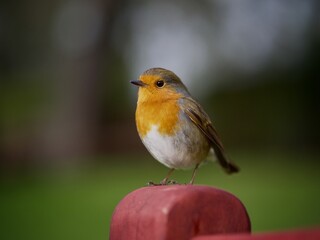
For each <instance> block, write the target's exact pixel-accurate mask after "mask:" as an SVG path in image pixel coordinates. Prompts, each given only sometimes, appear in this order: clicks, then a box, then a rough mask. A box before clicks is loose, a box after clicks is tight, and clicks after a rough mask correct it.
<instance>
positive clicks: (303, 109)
mask: <svg viewBox="0 0 320 240" xmlns="http://www.w3.org/2000/svg"><path fill="white" fill-rule="evenodd" d="M270 2H272V3H273V5H272V6H271V7H272V8H274V9H275V10H276V9H277V7H282V10H283V9H286V7H288V8H289V9H292V11H291V12H289V13H286V14H289V16H294V21H296V22H293V24H292V25H290V19H289V20H288V19H283V18H287V16H288V15H286V14H282V13H281V12H280V13H277V15H276V16H277V17H278V19H276V20H272V21H273V22H272V21H271V20H270V19H273V16H272V13H273V11H274V10H273V9H271V10H270V11H269V10H265V9H266V7H270V6H269V5H268V6H266V7H265V6H264V5H261V3H257V2H256V1H247V0H245V1H242V3H243V4H244V5H239V3H238V4H236V6H235V5H234V3H232V2H231V1H226V2H223V1H189V2H188V3H187V2H184V1H163V2H161V3H159V2H154V1H137V2H135V1H129V0H126V1H114V0H108V1H99V0H95V1H85V0H83V1H75V0H74V1H56V2H55V1H53V2H43V1H37V0H31V1H28V2H24V1H18V2H17V1H15V2H10V1H5V2H2V3H1V4H0V6H1V8H0V36H1V37H0V78H1V87H0V106H1V111H0V127H1V137H0V141H1V142H0V144H1V148H0V157H1V166H2V167H4V168H6V169H7V168H11V169H16V168H20V167H29V166H34V165H49V166H50V165H64V164H69V163H73V162H79V161H80V162H81V161H85V160H84V159H86V157H88V156H96V155H105V154H109V153H129V152H137V151H141V150H142V149H143V147H142V144H141V143H140V141H139V139H138V137H137V134H136V130H135V124H134V108H135V102H136V96H135V89H133V90H132V89H131V88H132V87H131V86H129V80H130V79H133V78H137V77H138V75H139V73H141V72H142V71H144V70H145V69H147V68H148V67H152V66H156V64H158V66H161V67H167V68H170V69H171V70H173V71H176V70H177V71H178V72H177V74H178V75H181V74H182V77H183V74H186V73H187V74H189V73H190V71H192V72H194V74H193V75H191V74H189V76H190V78H191V79H195V80H193V82H192V80H191V81H190V82H187V85H188V86H189V88H190V91H191V92H194V95H195V97H196V98H198V99H199V100H200V102H201V103H202V104H203V105H204V107H205V109H206V110H207V112H208V113H209V115H211V116H212V118H213V121H214V122H215V124H216V127H217V129H218V131H219V132H220V135H221V136H222V139H223V141H224V142H225V145H226V146H227V147H228V148H229V149H233V148H244V149H251V150H254V149H266V150H270V149H274V150H292V151H299V150H308V151H318V150H319V143H320V140H319V139H320V127H319V122H320V99H319V98H320V97H319V96H320V82H319V81H320V75H319V61H320V50H319V49H320V17H319V16H320V14H319V3H318V2H317V1H316V0H314V1H311V0H310V1H306V2H305V3H304V5H303V7H305V9H306V10H305V11H302V12H301V16H300V15H299V14H300V11H297V9H298V10H299V8H300V5H299V4H301V3H300V2H299V1H278V2H279V3H281V5H279V6H278V5H277V4H279V3H277V2H276V1H270ZM243 6H244V7H243ZM246 6H250V8H248V7H246ZM295 6H296V8H294V7H295ZM271 7H270V8H271ZM239 8H241V11H240V10H237V9H239ZM208 9H211V10H208ZM254 9H258V10H259V9H260V10H261V11H262V13H266V14H269V15H270V16H267V19H269V20H268V21H271V23H273V24H276V23H282V22H285V23H286V24H287V25H285V24H284V25H283V26H284V28H283V29H281V26H280V27H279V29H280V30H279V31H278V32H277V34H278V35H275V36H277V41H274V42H273V43H272V44H274V46H276V47H269V48H270V50H268V48H266V49H267V50H265V52H266V53H268V54H267V55H266V56H268V57H265V58H266V59H267V60H265V61H262V64H260V65H258V67H255V65H254V63H255V62H256V63H257V62H258V60H255V57H256V58H257V59H258V57H261V56H262V53H261V54H260V55H259V49H260V48H259V45H260V44H261V49H263V46H264V45H263V44H264V43H263V42H264V39H265V37H263V36H264V35H262V37H261V38H258V39H257V40H253V42H254V43H255V44H256V46H253V45H252V49H251V46H250V44H248V43H245V42H244V45H241V39H242V40H243V41H247V40H246V38H241V36H244V35H246V31H249V30H250V31H251V32H248V34H249V35H250V34H252V36H253V38H254V37H255V36H256V35H259V33H261V31H260V32H259V24H258V23H257V26H256V27H257V29H252V28H251V26H249V27H247V26H243V29H244V30H245V31H243V32H241V31H239V28H240V29H242V28H241V27H242V25H241V19H242V18H241V17H242V15H241V14H243V16H250V14H253V12H252V11H253V10H254ZM158 10H159V11H158ZM175 11H177V15H175V14H174V13H175ZM295 11H297V12H295ZM255 15H256V18H257V19H258V20H259V21H263V19H264V17H265V16H264V15H263V14H261V16H259V13H255ZM199 16H201V19H200V20H199V22H196V20H194V18H195V19H198V18H199ZM234 16H237V17H236V18H235V20H232V19H233V17H234ZM281 16H282V18H281ZM300 18H301V22H304V24H296V23H299V22H300ZM159 19H160V20H159ZM168 19H169V20H168ZM227 19H229V20H228V21H229V23H230V24H231V25H232V24H234V23H236V22H237V20H239V19H240V25H239V26H238V25H235V27H234V28H232V27H230V26H229V25H228V24H224V22H227ZM230 19H231V20H230ZM297 19H298V20H297ZM304 19H307V20H304ZM162 20H163V21H164V22H162ZM244 20H245V21H244V23H243V25H245V24H246V21H248V22H249V25H250V24H253V26H255V25H254V24H255V23H254V21H253V20H254V18H252V19H251V18H249V20H248V19H246V18H244ZM166 21H169V23H168V22H166ZM171 23H172V25H173V26H177V28H172V27H170V25H171ZM199 23H201V24H200V25H198V24H199ZM268 23H269V22H266V23H264V25H263V24H262V26H267V27H266V32H264V33H263V34H266V36H271V35H272V34H274V33H273V32H274V29H278V28H277V27H276V26H273V25H272V24H268ZM158 24H160V25H159V26H158ZM161 24H162V25H161ZM237 24H239V21H238V23H237ZM280 25H281V24H280ZM296 25H297V27H296ZM163 26H165V28H163ZM166 26H167V28H168V29H169V30H168V31H169V32H168V35H169V36H171V37H169V38H166V37H164V38H163V39H162V38H161V37H160V38H159V36H163V35H164V34H166V31H167V28H166ZM179 26H181V28H179ZM199 26H201V27H200V28H199ZM224 26H225V27H224ZM228 26H229V27H230V29H231V30H230V29H229V30H230V31H231V33H232V34H234V35H232V34H231V35H230V34H229V32H228V31H227V33H226V34H225V35H223V34H222V33H223V32H224V30H223V29H228ZM286 26H291V30H288V29H286V28H285V27H286ZM295 27H296V28H298V27H299V29H300V28H301V31H298V32H297V33H296V32H295V31H294V30H292V29H295ZM149 29H151V30H152V31H149ZM217 29H218V30H219V29H220V30H219V31H220V33H221V34H219V31H218V30H217ZM232 29H235V32H232V31H234V30H232ZM248 29H249V30H248ZM268 29H269V30H270V33H269V32H268V31H267V30H268ZM153 31H155V32H153ZM237 31H239V32H237ZM256 32H257V34H256ZM172 33H173V34H172ZM157 34H159V36H158V35H157ZM175 34H177V38H176V37H175ZM261 34H262V33H261ZM290 34H293V35H292V36H291V35H290ZM294 34H299V37H296V36H295V35H294ZM178 36H180V38H178ZM185 36H187V38H185ZM217 36H219V37H220V39H219V41H216V40H215V39H216V38H217ZM223 36H225V37H226V39H224V38H223ZM233 36H235V37H238V36H240V38H239V41H234V42H231V43H229V44H230V46H231V48H230V46H229V45H227V43H225V45H223V44H224V41H225V42H228V41H229V40H230V39H232V37H233ZM193 37H195V38H194V40H193ZM181 39H182V40H184V39H185V40H187V39H188V41H187V42H184V41H181ZM199 39H200V40H201V39H202V40H203V42H201V41H200V42H199ZM235 39H237V38H235ZM259 39H260V40H259ZM291 39H298V40H295V41H296V42H297V43H296V44H297V45H294V44H291V43H290V41H291ZM299 39H300V40H299ZM143 40H145V42H143ZM259 41H261V43H260V42H259ZM272 41H273V40H272ZM299 41H300V42H299ZM171 42H172V43H173V44H171ZM190 43H191V44H190ZM215 43H217V44H215ZM235 43H237V44H238V43H239V44H240V45H239V46H240V47H237V45H234V44H235ZM153 44H154V45H153ZM175 44H176V45H178V46H180V45H181V46H184V45H183V44H185V46H184V48H183V51H181V52H180V53H181V56H180V58H179V55H180V54H177V53H176V52H174V51H175V49H176V48H175V46H176V45H175ZM219 44H220V45H219ZM232 44H233V45H232ZM198 45H199V49H200V50H199V51H198V48H197V47H196V46H198ZM159 46H160V47H159ZM217 46H218V47H217ZM232 46H233V47H234V46H236V47H234V49H235V50H237V49H239V48H240V53H242V55H246V54H247V53H248V56H250V54H251V55H252V57H251V58H247V63H246V64H247V65H245V66H249V68H246V67H244V68H241V67H239V66H241V63H243V62H244V60H242V58H241V57H242V56H239V53H238V52H237V51H230V49H231V50H232ZM241 46H242V47H243V50H242V49H241ZM266 46H269V45H266ZM270 46H273V45H270ZM292 46H293V47H292ZM295 46H299V47H297V48H299V49H298V50H297V53H295ZM301 46H302V47H301ZM224 48H225V51H224ZM246 48H247V50H246ZM201 49H204V53H203V55H205V57H203V59H204V60H203V59H202V58H201V57H202V55H201V54H200V53H201ZM152 51H153V52H154V55H151V53H153V52H152ZM172 51H173V52H172ZM177 51H180V49H179V50H177ZM189 51H190V54H189V55H188V53H189ZM192 51H194V52H195V53H199V54H198V55H196V56H195V57H194V58H193V57H192V54H193V53H194V52H192ZM223 51H224V52H223ZM250 51H252V53H250ZM150 52H151V53H150ZM162 52H163V55H161V53H162ZM233 52H234V53H233ZM134 53H136V54H134ZM255 53H256V55H254V54H255ZM288 53H290V54H288ZM171 54H172V55H171ZM223 54H225V55H223ZM232 54H234V55H232ZM150 55H151V60H150ZM240 55H241V54H240ZM152 56H154V58H152ZM186 56H187V57H186ZM226 56H227V57H226ZM279 56H280V57H279ZM244 57H245V56H244ZM212 59H213V60H212ZM228 59H229V60H228ZM230 59H231V60H230ZM279 59H281V61H280V62H281V63H280V64H277V62H279ZM153 60H154V61H153ZM186 61H188V62H187V63H186V64H185V65H183V64H184V62H186ZM233 61H234V62H233ZM180 62H181V64H180ZM217 62H218V63H217ZM178 63H179V64H178ZM204 63H205V64H204ZM237 63H239V64H240V65H239V66H237V65H236V64H237ZM175 64H177V65H175ZM188 64H191V66H192V67H191V68H190V67H188V66H189V65H188ZM197 64H199V65H201V66H198V65H197ZM214 64H216V65H214ZM193 68H194V69H193ZM197 69H202V71H198V70H197ZM184 79H185V78H183V80H184ZM199 79H201V81H200V80H199ZM217 79H219V81H218V82H216V80H217ZM187 80H188V79H187ZM200 85H202V87H199V86H200ZM203 86H205V87H203ZM201 89H202V90H201ZM203 89H205V91H204V92H202V91H203Z"/></svg>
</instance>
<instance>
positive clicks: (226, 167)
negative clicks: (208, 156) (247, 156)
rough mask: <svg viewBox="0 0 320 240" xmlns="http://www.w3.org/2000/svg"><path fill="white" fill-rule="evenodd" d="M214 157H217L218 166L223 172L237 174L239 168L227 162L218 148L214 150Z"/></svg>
mask: <svg viewBox="0 0 320 240" xmlns="http://www.w3.org/2000/svg"><path fill="white" fill-rule="evenodd" d="M214 152H215V155H216V156H217V159H218V162H219V164H220V165H221V166H222V168H223V170H224V171H225V172H226V173H228V174H232V173H237V172H239V170H240V169H239V167H238V166H237V165H236V164H234V163H233V162H230V161H228V159H227V158H226V156H225V155H224V152H223V150H221V149H220V148H219V147H216V148H214Z"/></svg>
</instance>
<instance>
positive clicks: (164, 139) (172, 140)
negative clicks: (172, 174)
mask: <svg viewBox="0 0 320 240" xmlns="http://www.w3.org/2000/svg"><path fill="white" fill-rule="evenodd" d="M190 136H191V137H190ZM142 142H143V144H144V145H145V146H146V148H147V149H148V151H149V152H150V153H151V155H152V156H153V157H154V158H156V159H157V160H158V161H159V162H161V163H162V164H164V165H166V166H167V167H169V168H175V169H187V168H192V167H194V166H195V165H196V164H198V163H200V162H202V161H203V160H204V159H205V158H206V157H207V155H208V151H209V148H210V146H209V144H208V142H207V140H206V139H205V137H204V136H203V135H202V133H201V132H200V131H198V130H197V131H195V132H192V134H190V135H187V134H185V133H184V132H183V131H179V132H178V133H177V134H176V135H175V136H166V135H162V134H160V133H159V132H158V127H157V126H152V128H151V130H150V131H149V132H148V134H147V135H146V136H144V137H143V138H142Z"/></svg>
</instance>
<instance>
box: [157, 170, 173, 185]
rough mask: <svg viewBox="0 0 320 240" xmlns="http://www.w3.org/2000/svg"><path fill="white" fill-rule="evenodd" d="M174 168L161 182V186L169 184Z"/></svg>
mask: <svg viewBox="0 0 320 240" xmlns="http://www.w3.org/2000/svg"><path fill="white" fill-rule="evenodd" d="M173 171H174V168H171V169H170V171H169V172H168V174H167V176H166V177H165V178H164V179H163V180H162V181H161V182H160V185H167V184H168V179H169V177H170V176H171V174H172V173H173Z"/></svg>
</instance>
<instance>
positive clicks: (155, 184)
mask: <svg viewBox="0 0 320 240" xmlns="http://www.w3.org/2000/svg"><path fill="white" fill-rule="evenodd" d="M175 184H179V183H178V182H177V181H175V180H169V181H168V180H166V181H161V182H160V183H154V182H152V181H150V182H148V183H147V186H165V185H175Z"/></svg>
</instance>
